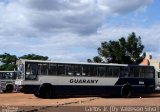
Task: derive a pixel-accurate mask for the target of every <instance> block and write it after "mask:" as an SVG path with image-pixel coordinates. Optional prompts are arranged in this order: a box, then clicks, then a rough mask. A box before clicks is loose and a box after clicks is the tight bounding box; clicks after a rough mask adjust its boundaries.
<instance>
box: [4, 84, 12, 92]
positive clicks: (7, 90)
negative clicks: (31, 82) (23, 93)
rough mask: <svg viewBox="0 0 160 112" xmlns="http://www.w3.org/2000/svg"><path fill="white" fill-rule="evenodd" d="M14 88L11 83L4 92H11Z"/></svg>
mask: <svg viewBox="0 0 160 112" xmlns="http://www.w3.org/2000/svg"><path fill="white" fill-rule="evenodd" d="M13 89H14V87H13V85H11V84H9V85H7V86H6V90H5V91H4V92H6V93H11V92H13Z"/></svg>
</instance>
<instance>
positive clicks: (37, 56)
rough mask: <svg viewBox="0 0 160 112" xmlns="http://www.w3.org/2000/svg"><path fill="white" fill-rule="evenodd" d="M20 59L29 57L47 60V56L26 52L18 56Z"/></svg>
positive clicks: (30, 58)
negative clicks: (26, 53)
mask: <svg viewBox="0 0 160 112" xmlns="http://www.w3.org/2000/svg"><path fill="white" fill-rule="evenodd" d="M19 58H20V59H29V60H48V56H40V55H36V54H28V55H24V56H21V57H19Z"/></svg>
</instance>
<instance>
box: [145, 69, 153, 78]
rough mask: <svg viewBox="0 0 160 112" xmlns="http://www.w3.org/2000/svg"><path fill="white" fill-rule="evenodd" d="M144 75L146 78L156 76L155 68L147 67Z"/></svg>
mask: <svg viewBox="0 0 160 112" xmlns="http://www.w3.org/2000/svg"><path fill="white" fill-rule="evenodd" d="M144 77H145V78H154V69H153V68H151V67H146V69H145V76H144Z"/></svg>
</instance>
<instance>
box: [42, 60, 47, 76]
mask: <svg viewBox="0 0 160 112" xmlns="http://www.w3.org/2000/svg"><path fill="white" fill-rule="evenodd" d="M41 74H42V75H48V64H46V63H44V64H42V67H41Z"/></svg>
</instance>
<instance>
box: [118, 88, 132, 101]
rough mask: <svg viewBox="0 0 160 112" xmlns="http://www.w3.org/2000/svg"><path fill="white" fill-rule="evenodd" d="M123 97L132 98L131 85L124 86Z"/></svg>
mask: <svg viewBox="0 0 160 112" xmlns="http://www.w3.org/2000/svg"><path fill="white" fill-rule="evenodd" d="M121 96H122V97H124V98H129V97H131V96H132V88H131V86H129V85H124V86H123V87H122V89H121Z"/></svg>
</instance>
